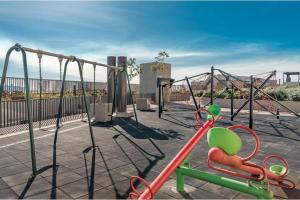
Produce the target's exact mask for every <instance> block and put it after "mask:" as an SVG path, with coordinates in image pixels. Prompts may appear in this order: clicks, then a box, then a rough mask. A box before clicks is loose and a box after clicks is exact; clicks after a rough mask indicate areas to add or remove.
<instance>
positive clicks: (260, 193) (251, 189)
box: [176, 166, 273, 199]
mask: <svg viewBox="0 0 300 200" xmlns="http://www.w3.org/2000/svg"><path fill="white" fill-rule="evenodd" d="M177 171H178V172H176V175H177V174H178V175H179V177H178V179H177V181H178V182H179V183H177V186H178V191H182V189H183V187H184V186H183V185H184V183H183V181H182V180H183V178H182V177H181V176H184V175H185V176H189V177H193V178H196V179H199V180H203V181H207V182H210V183H213V184H216V185H220V186H223V187H227V188H230V189H233V190H236V191H239V192H243V193H246V194H250V195H252V196H255V197H256V198H258V199H272V198H273V193H272V191H269V190H267V189H265V188H267V184H266V183H264V182H255V183H253V184H249V183H244V182H241V181H237V180H233V179H230V178H226V177H221V176H216V175H213V174H209V173H206V172H202V171H199V170H195V169H191V168H188V167H184V166H181V167H179V168H178V169H177Z"/></svg>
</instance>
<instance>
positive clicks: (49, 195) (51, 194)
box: [28, 188, 71, 199]
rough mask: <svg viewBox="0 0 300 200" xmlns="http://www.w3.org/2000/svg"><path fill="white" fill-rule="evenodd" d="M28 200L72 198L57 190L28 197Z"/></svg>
mask: <svg viewBox="0 0 300 200" xmlns="http://www.w3.org/2000/svg"><path fill="white" fill-rule="evenodd" d="M28 199H71V197H70V196H69V195H67V194H66V193H64V192H63V191H61V190H60V189H58V188H55V189H51V190H47V191H44V192H41V193H38V194H35V195H31V196H28Z"/></svg>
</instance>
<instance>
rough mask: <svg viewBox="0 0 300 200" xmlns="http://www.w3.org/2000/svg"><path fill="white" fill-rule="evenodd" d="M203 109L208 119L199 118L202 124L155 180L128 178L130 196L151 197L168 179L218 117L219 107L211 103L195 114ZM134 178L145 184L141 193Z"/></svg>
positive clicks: (135, 177) (197, 113) (196, 114)
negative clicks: (203, 120) (148, 181)
mask: <svg viewBox="0 0 300 200" xmlns="http://www.w3.org/2000/svg"><path fill="white" fill-rule="evenodd" d="M201 111H205V112H207V114H208V119H207V121H206V122H205V123H203V122H202V121H200V118H198V120H199V124H202V126H201V127H200V128H199V129H198V131H197V132H196V134H195V135H194V136H193V137H192V138H191V139H190V140H189V141H188V142H187V143H186V144H185V145H184V146H183V148H182V149H181V150H180V151H179V152H178V154H177V155H176V156H175V157H174V158H173V159H172V161H171V162H170V163H169V164H168V165H167V166H166V168H165V169H164V170H163V171H162V172H161V173H160V174H159V175H158V176H157V177H156V178H155V180H154V181H153V182H152V183H151V184H148V183H147V182H146V181H145V180H143V179H142V178H140V177H137V176H133V177H132V178H131V179H130V186H131V189H132V192H131V193H130V198H131V199H133V198H134V197H136V198H138V199H151V198H153V197H154V195H155V194H156V193H157V192H158V191H159V189H160V188H161V187H162V185H163V184H164V183H165V182H166V181H167V180H168V178H169V176H170V175H171V174H172V173H173V172H174V171H175V170H176V168H177V167H179V165H180V164H181V163H182V162H183V161H184V160H185V159H186V158H187V156H188V155H189V154H190V153H191V151H192V150H193V149H194V147H195V146H196V145H197V144H198V143H199V141H200V140H201V138H202V137H203V136H204V135H205V133H206V132H207V131H208V130H209V129H210V128H211V127H213V125H214V124H215V122H216V121H217V120H218V119H220V108H219V107H218V106H217V105H213V106H210V107H208V109H207V110H206V109H204V108H200V109H199V110H198V111H197V112H196V113H195V116H198V115H199V112H201ZM134 180H139V181H141V183H143V184H144V185H145V187H146V188H147V189H146V190H145V191H144V192H143V193H140V192H138V191H137V190H136V188H135V187H134Z"/></svg>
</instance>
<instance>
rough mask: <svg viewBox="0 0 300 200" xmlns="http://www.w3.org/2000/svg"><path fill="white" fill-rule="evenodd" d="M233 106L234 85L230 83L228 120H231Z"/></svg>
mask: <svg viewBox="0 0 300 200" xmlns="http://www.w3.org/2000/svg"><path fill="white" fill-rule="evenodd" d="M233 107H234V85H233V84H231V95H230V120H231V121H233Z"/></svg>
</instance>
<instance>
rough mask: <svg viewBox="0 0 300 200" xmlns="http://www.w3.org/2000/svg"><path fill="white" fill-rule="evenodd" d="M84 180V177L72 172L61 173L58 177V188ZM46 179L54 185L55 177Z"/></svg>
mask: <svg viewBox="0 0 300 200" xmlns="http://www.w3.org/2000/svg"><path fill="white" fill-rule="evenodd" d="M82 178H83V177H82V176H80V175H78V174H76V173H74V172H72V171H69V172H65V173H60V174H57V175H56V186H57V187H59V186H62V185H65V184H68V183H72V182H75V181H77V180H79V179H82ZM45 179H46V180H47V181H48V182H49V183H51V184H52V181H53V176H48V177H46V178H45Z"/></svg>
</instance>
